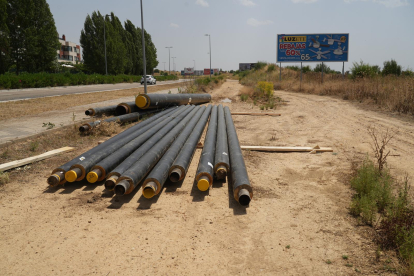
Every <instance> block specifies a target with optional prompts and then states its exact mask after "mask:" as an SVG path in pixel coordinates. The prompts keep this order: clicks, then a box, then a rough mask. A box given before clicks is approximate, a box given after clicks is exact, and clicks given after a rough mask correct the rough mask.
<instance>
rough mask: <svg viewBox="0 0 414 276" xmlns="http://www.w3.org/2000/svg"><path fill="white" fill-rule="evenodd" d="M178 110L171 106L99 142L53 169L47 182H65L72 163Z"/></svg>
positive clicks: (59, 183) (55, 184)
mask: <svg viewBox="0 0 414 276" xmlns="http://www.w3.org/2000/svg"><path fill="white" fill-rule="evenodd" d="M176 110H177V108H169V109H167V110H164V111H161V112H160V113H158V114H155V115H154V116H152V117H150V118H148V119H146V120H145V121H142V122H140V123H138V124H136V125H135V126H132V127H130V128H128V129H127V130H125V131H123V132H121V133H120V134H118V135H115V136H114V137H112V138H110V139H108V140H106V141H105V142H103V143H102V144H99V145H98V146H96V147H94V148H92V149H90V150H88V151H86V152H84V153H82V154H81V155H79V156H77V157H76V158H74V159H72V160H71V161H69V162H66V163H65V164H63V165H62V166H60V167H58V168H55V169H54V170H53V171H52V174H51V175H50V176H49V177H48V178H47V183H48V184H49V185H51V186H52V187H54V186H57V185H62V184H64V183H65V182H66V180H65V173H66V172H67V171H69V170H70V168H71V167H72V165H74V164H76V163H77V162H78V161H79V160H80V159H81V158H84V157H88V156H90V155H92V154H94V153H95V152H99V151H100V150H102V149H104V148H106V147H107V146H109V145H110V144H111V143H114V142H116V141H118V140H120V139H123V138H125V137H128V136H130V135H133V134H134V132H135V131H137V130H139V129H141V128H143V127H145V126H147V125H148V124H151V123H152V122H154V121H156V120H158V119H159V118H162V117H164V116H168V114H169V113H171V112H173V111H176Z"/></svg>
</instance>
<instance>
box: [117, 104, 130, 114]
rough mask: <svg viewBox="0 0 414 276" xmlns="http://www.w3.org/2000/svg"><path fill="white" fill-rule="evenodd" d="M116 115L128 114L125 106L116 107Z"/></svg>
mask: <svg viewBox="0 0 414 276" xmlns="http://www.w3.org/2000/svg"><path fill="white" fill-rule="evenodd" d="M115 112H116V115H125V114H128V108H127V107H126V106H125V105H118V106H117V107H116V109H115Z"/></svg>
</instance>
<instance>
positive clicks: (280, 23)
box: [48, 0, 414, 70]
mask: <svg viewBox="0 0 414 276" xmlns="http://www.w3.org/2000/svg"><path fill="white" fill-rule="evenodd" d="M48 3H49V5H50V8H51V11H52V13H53V16H54V19H55V22H56V27H57V30H58V32H59V35H62V34H65V35H66V39H67V40H70V41H73V42H77V43H79V37H80V32H81V30H82V29H83V24H84V21H85V18H86V16H87V14H91V13H92V12H93V11H97V10H99V11H100V12H101V13H102V14H106V13H110V12H114V13H115V15H116V16H118V17H119V19H120V20H121V22H124V21H125V20H127V19H129V20H131V21H132V22H133V23H134V24H135V25H136V26H141V16H140V4H139V3H140V1H139V0H118V1H109V0H87V1H85V0H83V1H81V0H71V1H69V2H68V1H61V0H48ZM143 5H144V26H145V29H146V30H147V32H149V33H150V34H151V36H152V40H153V42H154V44H155V46H156V47H157V54H158V61H159V62H160V64H159V66H158V68H159V69H164V63H163V62H166V69H167V70H168V49H166V48H165V47H166V46H172V47H173V48H172V49H171V57H176V59H175V62H176V68H177V70H178V69H180V70H182V69H183V68H184V67H192V66H193V65H194V61H193V60H195V63H196V69H203V68H208V67H209V55H208V52H209V45H208V37H206V36H204V34H210V35H211V47H212V50H211V53H212V67H213V68H222V69H223V70H231V69H237V68H238V64H239V62H256V61H258V60H260V61H267V62H273V63H274V62H275V60H276V35H277V34H295V33H349V34H350V39H349V43H350V44H349V62H348V63H345V69H347V68H349V67H351V66H352V62H354V61H356V62H359V61H360V60H363V61H364V62H368V63H370V64H372V65H379V66H381V67H382V65H383V62H384V61H385V60H390V59H395V60H396V61H397V62H398V63H399V64H401V65H402V66H403V68H407V67H409V68H411V69H414V27H413V26H414V0H143ZM172 63H173V60H172V59H171V69H172V68H173V65H172ZM289 65H291V64H289ZM310 65H311V66H315V65H316V63H310ZM328 65H329V66H330V67H331V68H333V69H336V70H341V68H342V64H339V63H329V64H328Z"/></svg>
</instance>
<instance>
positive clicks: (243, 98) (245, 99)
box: [240, 94, 249, 102]
mask: <svg viewBox="0 0 414 276" xmlns="http://www.w3.org/2000/svg"><path fill="white" fill-rule="evenodd" d="M248 98H249V95H246V94H241V95H240V99H241V100H242V102H245V101H247V99H248Z"/></svg>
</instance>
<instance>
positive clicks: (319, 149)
mask: <svg viewBox="0 0 414 276" xmlns="http://www.w3.org/2000/svg"><path fill="white" fill-rule="evenodd" d="M240 147H241V149H242V150H253V151H267V152H310V153H318V152H333V149H332V148H323V147H319V146H316V147H267V146H240Z"/></svg>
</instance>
